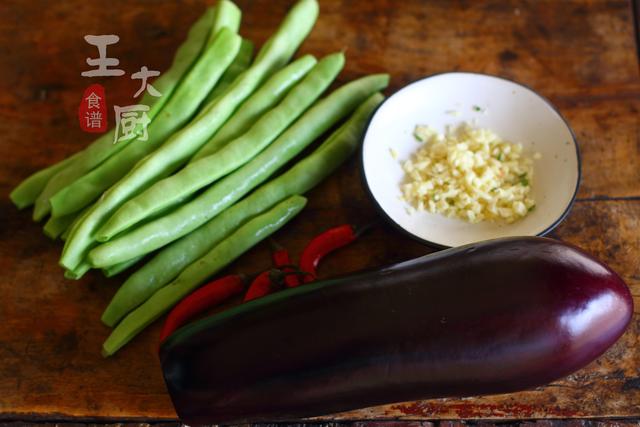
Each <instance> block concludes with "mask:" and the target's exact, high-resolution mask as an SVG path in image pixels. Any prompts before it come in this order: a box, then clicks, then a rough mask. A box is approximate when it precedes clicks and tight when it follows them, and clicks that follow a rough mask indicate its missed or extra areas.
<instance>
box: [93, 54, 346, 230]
mask: <svg viewBox="0 0 640 427" xmlns="http://www.w3.org/2000/svg"><path fill="white" fill-rule="evenodd" d="M343 66H344V54H342V53H335V54H332V55H328V56H327V57H325V58H323V59H322V60H321V61H320V62H318V64H317V65H316V66H315V67H313V69H312V70H311V71H310V72H309V74H307V75H306V76H305V77H304V79H303V80H302V81H301V82H300V83H298V84H297V85H296V86H295V87H294V88H293V89H291V91H290V92H289V93H288V94H287V96H286V97H285V98H284V99H283V100H282V101H281V102H280V103H279V104H278V105H277V106H275V107H274V108H273V109H271V110H269V111H268V112H266V113H265V114H264V115H263V116H262V117H260V118H259V119H258V120H257V121H256V122H255V123H254V124H253V126H251V128H250V129H249V130H248V131H247V132H246V133H244V134H243V135H241V136H239V137H238V138H236V139H234V140H233V141H231V142H229V143H228V144H227V145H226V146H224V147H223V148H221V149H220V150H219V151H217V152H215V153H213V154H211V155H209V156H206V157H203V158H201V159H200V160H197V161H196V162H193V163H191V164H190V165H188V166H187V167H185V168H184V169H182V170H180V171H178V172H177V173H176V174H175V175H172V176H170V177H167V178H165V179H163V180H160V181H158V182H156V183H155V184H154V185H153V186H151V187H150V188H149V189H147V190H145V191H144V192H142V193H141V194H139V195H138V196H135V197H133V198H132V199H130V200H129V201H127V202H126V203H125V204H123V205H122V206H121V207H120V209H119V210H118V211H116V213H115V214H114V215H113V216H112V217H111V218H110V219H109V220H108V221H107V222H106V223H105V225H103V226H102V228H100V230H98V232H97V234H96V236H97V237H96V238H97V240H98V241H101V242H104V241H107V240H109V239H110V238H112V237H113V236H115V235H116V234H118V233H120V232H122V231H124V230H126V229H128V228H129V227H131V226H132V225H134V224H137V223H138V222H139V221H141V220H143V219H145V218H147V217H148V216H150V215H153V214H154V213H155V212H158V211H160V210H161V209H164V208H165V207H166V206H168V205H170V204H172V203H174V202H175V201H176V200H180V199H183V198H184V197H188V196H189V195H191V194H193V193H194V192H196V191H198V190H199V189H201V188H203V187H205V186H207V185H208V184H210V183H212V182H214V181H217V180H218V179H219V178H220V177H222V176H225V175H227V174H228V173H230V172H232V171H234V170H236V169H237V168H238V167H240V166H242V165H243V164H245V163H246V162H248V161H249V160H251V159H252V158H253V157H254V156H255V155H256V154H258V153H259V152H260V151H262V150H263V149H264V148H265V147H267V146H268V145H269V144H270V143H271V142H272V141H273V140H274V139H275V138H277V136H278V135H279V134H280V133H281V132H283V131H284V130H285V129H286V128H287V127H288V126H289V125H290V124H291V123H292V122H293V121H295V120H296V119H297V118H298V117H299V116H300V115H301V114H302V113H304V111H305V110H306V109H307V108H308V107H309V106H310V105H311V104H312V103H313V102H314V101H315V100H316V99H317V98H318V97H319V96H320V95H321V94H322V92H324V91H325V89H326V88H327V87H329V85H330V84H331V82H332V81H333V80H334V79H335V77H336V76H337V75H338V73H339V72H340V70H341V69H342V67H343Z"/></svg>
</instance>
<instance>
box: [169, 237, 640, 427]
mask: <svg viewBox="0 0 640 427" xmlns="http://www.w3.org/2000/svg"><path fill="white" fill-rule="evenodd" d="M632 312H633V302H632V299H631V294H630V292H629V289H628V287H627V286H626V285H625V283H624V282H623V281H622V279H621V278H620V277H619V276H618V275H617V274H616V273H614V272H613V271H612V270H611V269H610V268H608V267H607V266H606V265H604V264H603V263H601V262H599V261H597V260H596V259H594V258H593V257H591V256H589V255H587V254H586V253H584V252H582V251H581V250H579V249H577V248H575V247H573V246H570V245H568V244H565V243H561V242H559V241H555V240H551V239H547V238H536V237H524V238H523V237H520V238H505V239H497V240H491V241H486V242H481V243H475V244H471V245H467V246H463V247H459V248H453V249H448V250H445V251H441V252H437V253H435V254H431V255H427V256H423V257H420V258H417V259H414V260H411V261H407V262H402V263H399V264H396V265H392V266H389V267H386V268H382V269H378V270H376V271H369V272H363V273H358V274H353V275H349V276H346V277H341V278H335V279H332V280H325V281H322V282H316V283H313V284H309V285H304V286H301V287H298V288H294V289H289V290H285V291H282V292H279V293H276V294H273V295H270V296H267V297H265V298H262V299H258V300H255V301H252V302H249V303H245V304H242V305H240V306H236V307H233V308H231V309H229V310H227V311H224V312H222V313H219V314H216V315H213V316H211V317H208V318H205V319H202V320H200V321H197V322H194V323H191V324H189V325H186V326H184V327H183V328H181V329H179V330H178V331H176V332H175V333H174V334H173V335H171V336H170V337H169V338H168V339H167V340H166V341H165V342H164V343H163V345H162V346H161V348H160V359H161V363H162V370H163V374H164V379H165V382H166V385H167V388H168V390H169V393H170V395H171V399H172V400H173V403H174V406H175V408H176V411H177V413H178V415H179V416H180V418H181V419H182V420H183V421H184V422H185V423H187V424H189V425H194V424H213V423H246V422H255V421H277V420H292V419H298V418H302V417H310V416H319V415H325V414H329V413H335V412H341V411H346V410H352V409H357V408H362V407H368V406H374V405H380V404H387V403H394V402H401V401H409V400H420V399H428V398H437V397H454V396H455V397H462V396H475V395H483V394H496V393H509V392H514V391H518V390H524V389H529V388H532V387H536V386H540V385H543V384H546V383H549V382H551V381H554V380H556V379H558V378H561V377H563V376H565V375H568V374H570V373H572V372H574V371H576V370H578V369H580V368H581V367H583V366H585V365H587V364H588V363H589V362H591V361H593V360H594V359H596V358H597V357H598V356H600V355H601V354H602V353H604V352H605V350H607V348H609V347H610V346H611V345H612V344H613V343H614V342H615V341H616V340H617V339H618V338H619V337H620V336H621V335H622V333H623V332H624V330H625V328H626V327H627V325H628V324H629V322H630V319H631V315H632Z"/></svg>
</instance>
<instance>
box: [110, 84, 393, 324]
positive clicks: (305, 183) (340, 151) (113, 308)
mask: <svg viewBox="0 0 640 427" xmlns="http://www.w3.org/2000/svg"><path fill="white" fill-rule="evenodd" d="M383 99H384V97H383V96H382V94H380V93H377V94H374V95H372V96H370V97H369V98H368V99H367V100H366V101H365V102H364V103H363V104H362V105H361V106H360V107H358V109H357V110H356V111H355V112H354V113H353V114H352V116H351V117H350V118H349V120H348V121H347V122H345V124H343V125H342V126H341V127H340V128H339V129H338V130H337V131H335V132H334V133H333V134H332V135H331V136H330V137H329V138H328V139H327V140H326V141H325V142H323V143H322V145H320V146H319V147H318V148H317V149H316V150H314V152H313V153H312V154H310V155H309V156H307V157H305V158H304V159H303V160H301V161H299V162H298V163H297V164H296V165H295V166H293V167H292V168H290V169H289V170H288V171H287V172H285V173H284V174H282V175H280V176H278V177H277V178H275V179H273V180H272V181H270V182H268V183H266V184H264V185H262V186H261V187H260V188H258V189H257V190H255V191H254V192H253V193H251V194H250V195H249V196H247V197H246V198H244V199H242V200H241V201H239V202H238V203H236V204H234V205H233V206H231V207H230V208H229V209H226V210H224V211H223V212H222V213H221V214H220V215H218V216H216V217H214V218H213V219H212V220H210V221H209V222H207V223H205V224H204V225H202V226H201V227H199V228H198V229H196V230H194V231H192V232H191V233H189V234H187V235H186V236H184V237H182V238H181V239H179V240H176V241H175V242H172V243H171V244H170V245H168V246H166V247H165V248H163V249H162V250H161V251H160V252H159V253H158V254H157V255H155V256H154V257H153V258H152V259H151V260H149V261H148V262H147V263H146V264H145V265H143V266H142V267H140V268H139V269H138V270H137V271H135V272H134V273H133V274H132V275H131V276H130V277H129V278H128V279H127V280H126V281H125V282H124V283H123V284H122V286H120V289H118V291H117V292H116V294H115V296H114V297H113V299H112V300H111V302H110V303H109V306H108V307H107V308H106V310H105V311H104V313H103V314H102V322H103V323H104V324H105V325H107V326H110V327H113V326H114V325H115V324H117V323H118V322H119V321H120V320H121V319H122V318H123V317H124V316H125V315H126V314H127V313H129V312H130V311H131V310H133V309H134V308H136V307H137V306H139V305H140V304H142V303H143V302H144V301H146V300H147V299H149V297H151V295H153V293H154V292H156V291H157V290H158V289H160V288H162V287H163V286H164V285H166V284H167V283H169V282H171V281H172V280H173V279H174V278H176V276H178V274H180V272H181V271H182V270H184V269H185V268H186V267H187V266H188V265H189V264H191V263H192V262H194V261H195V260H197V259H198V258H200V257H202V256H203V255H204V254H205V253H207V252H208V251H209V250H210V249H211V248H212V247H214V246H215V245H217V244H218V243H219V242H220V241H222V240H223V239H224V238H226V237H227V236H228V235H229V234H230V233H231V232H233V231H234V230H235V229H237V228H238V227H239V226H240V225H242V224H243V223H244V222H246V221H247V220H248V219H250V218H251V217H253V216H255V215H258V214H260V213H261V212H263V211H265V210H266V209H269V208H270V207H271V206H273V205H275V204H276V203H278V202H280V201H281V200H284V199H286V198H287V197H290V196H292V195H295V194H303V193H305V192H307V191H309V190H310V189H311V188H313V187H315V186H316V185H317V184H318V183H319V182H320V181H322V180H323V179H324V178H326V177H327V176H328V175H330V174H331V173H332V172H333V171H334V170H335V169H336V168H337V167H338V166H339V165H340V164H342V163H343V162H344V161H345V160H346V159H347V158H348V157H349V156H350V155H351V154H353V152H354V151H355V150H356V148H357V147H358V145H359V143H360V140H361V137H362V134H363V133H364V129H365V127H366V125H367V123H368V122H369V118H370V117H371V115H372V113H373V111H374V110H375V108H376V107H377V106H378V105H379V104H380V102H382V100H383ZM118 265H119V264H118Z"/></svg>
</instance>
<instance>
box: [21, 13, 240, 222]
mask: <svg viewBox="0 0 640 427" xmlns="http://www.w3.org/2000/svg"><path fill="white" fill-rule="evenodd" d="M240 16H241V13H240V9H238V8H237V6H236V5H234V4H233V3H232V2H230V1H228V0H222V1H221V2H220V3H219V4H218V6H217V7H216V8H210V9H208V10H207V11H206V13H205V14H204V15H203V16H202V17H201V18H200V19H199V20H198V21H197V22H196V23H195V24H194V25H193V27H192V28H191V30H190V31H189V35H188V36H187V40H186V41H185V42H184V43H183V44H182V45H181V46H180V47H179V48H178V50H177V51H176V55H175V58H174V60H173V64H172V65H171V67H170V68H169V70H168V71H166V72H165V73H163V74H162V75H161V76H160V77H159V78H158V79H157V80H156V81H154V82H153V85H154V88H156V89H157V90H158V91H159V92H160V93H161V94H162V96H160V97H155V96H152V95H151V94H149V93H147V92H145V95H144V96H143V98H142V100H141V101H140V103H141V104H144V105H148V106H149V107H150V109H149V112H148V113H147V115H148V117H149V119H150V120H153V119H154V118H155V117H156V116H157V114H158V113H159V112H160V110H161V109H162V108H163V107H164V105H165V103H166V102H167V101H168V100H169V98H171V95H172V93H173V92H174V90H175V89H176V87H177V86H178V84H179V83H180V80H182V79H183V77H184V75H185V74H186V73H187V72H188V70H189V69H190V68H191V67H192V66H193V65H194V64H195V63H196V61H197V60H198V59H199V57H200V56H201V53H202V51H203V50H204V49H205V46H206V45H207V44H208V43H209V44H210V43H211V42H212V40H213V36H214V35H215V34H217V32H218V31H219V30H221V29H222V28H224V27H227V28H230V29H231V30H232V31H234V32H237V31H238V28H239V27H240ZM113 139H114V132H113V131H111V132H107V133H106V134H105V135H103V136H102V137H100V138H98V139H97V140H96V141H95V142H94V143H93V144H91V145H90V146H89V147H87V148H86V149H85V150H83V152H82V154H81V155H80V156H79V158H77V159H76V160H74V162H73V164H72V165H69V167H66V168H64V170H60V171H59V172H58V173H56V174H55V176H52V177H51V178H50V179H49V180H48V182H47V183H46V186H45V187H44V188H43V190H42V191H41V193H40V195H39V196H38V198H37V199H36V200H35V202H36V207H35V209H34V214H33V216H34V219H35V220H38V221H39V220H40V219H42V218H43V217H44V216H45V215H46V214H48V213H49V211H50V209H51V205H50V202H49V199H50V198H52V197H53V196H54V195H55V194H57V192H58V191H60V190H62V189H63V188H65V187H66V186H67V185H69V184H71V183H73V182H74V181H75V180H76V179H78V178H80V177H81V176H83V175H84V174H85V173H87V172H89V171H90V170H91V169H93V168H94V167H96V166H98V165H99V164H100V163H102V162H103V161H104V160H106V159H107V158H109V157H110V156H112V155H114V154H116V153H117V152H119V151H120V150H122V149H123V148H124V147H125V146H126V145H127V143H128V142H130V141H122V142H121V143H119V144H114V143H113ZM61 215H65V214H64V213H63V214H61Z"/></svg>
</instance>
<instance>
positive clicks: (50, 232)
mask: <svg viewBox="0 0 640 427" xmlns="http://www.w3.org/2000/svg"><path fill="white" fill-rule="evenodd" d="M78 216H79V215H78V212H76V213H72V214H69V215H65V216H59V217H50V218H49V219H48V220H47V222H46V223H45V224H44V227H43V231H44V234H45V235H46V236H47V237H49V238H50V239H54V240H55V239H57V238H58V237H60V235H61V234H62V233H64V232H65V230H67V229H68V228H69V227H71V224H73V222H74V221H75V220H76V218H78Z"/></svg>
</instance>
